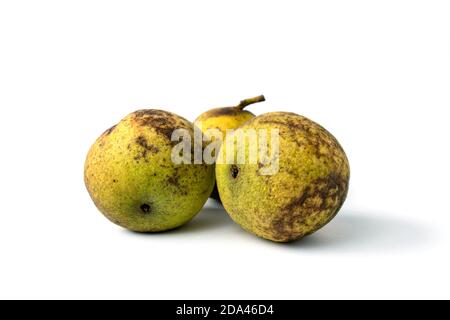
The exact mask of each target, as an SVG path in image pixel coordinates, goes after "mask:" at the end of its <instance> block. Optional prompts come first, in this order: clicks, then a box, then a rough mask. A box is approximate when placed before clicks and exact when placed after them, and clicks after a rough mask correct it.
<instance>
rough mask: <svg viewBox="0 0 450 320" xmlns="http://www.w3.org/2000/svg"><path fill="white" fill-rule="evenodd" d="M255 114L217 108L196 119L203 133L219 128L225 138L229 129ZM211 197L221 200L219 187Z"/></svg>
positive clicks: (234, 109) (195, 123)
mask: <svg viewBox="0 0 450 320" xmlns="http://www.w3.org/2000/svg"><path fill="white" fill-rule="evenodd" d="M254 117H255V115H254V114H253V113H251V112H250V111H246V110H242V109H239V108H238V107H223V108H215V109H211V110H209V111H206V112H204V113H202V114H201V115H200V116H198V118H197V119H195V121H194V125H195V126H197V127H198V128H199V129H200V130H201V131H202V133H203V134H207V130H209V129H219V130H220V132H221V133H222V137H223V139H225V137H226V134H227V130H228V129H236V128H238V127H239V126H241V125H242V124H243V123H245V122H247V121H248V120H250V119H252V118H254ZM211 198H214V199H216V200H217V201H220V196H219V193H218V191H217V187H216V186H214V189H213V191H212V193H211Z"/></svg>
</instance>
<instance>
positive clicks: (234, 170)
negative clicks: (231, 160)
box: [230, 164, 239, 179]
mask: <svg viewBox="0 0 450 320" xmlns="http://www.w3.org/2000/svg"><path fill="white" fill-rule="evenodd" d="M230 173H231V176H232V177H233V179H236V178H237V176H238V175H239V168H238V166H237V165H235V164H233V165H232V166H231V168H230Z"/></svg>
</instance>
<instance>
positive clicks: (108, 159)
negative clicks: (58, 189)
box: [84, 110, 215, 232]
mask: <svg viewBox="0 0 450 320" xmlns="http://www.w3.org/2000/svg"><path fill="white" fill-rule="evenodd" d="M175 129H185V130H187V131H188V132H189V134H190V135H191V140H192V141H194V139H193V138H194V127H193V124H192V123H190V122H189V121H187V120H186V119H184V118H182V117H180V116H177V115H175V114H173V113H170V112H166V111H162V110H139V111H136V112H133V113H131V114H129V115H128V116H127V117H125V118H124V119H123V120H122V121H120V122H119V124H117V125H115V126H113V127H112V128H110V129H108V130H107V131H106V132H104V133H103V134H102V135H101V136H100V137H99V138H98V139H97V141H96V142H95V143H94V145H93V146H92V147H91V149H90V150H89V153H88V155H87V158H86V162H85V168H84V180H85V183H86V187H87V189H88V191H89V194H90V196H91V198H92V200H93V201H94V203H95V205H96V206H97V208H98V209H99V210H100V211H101V212H102V213H103V214H104V215H105V216H106V217H107V218H108V219H109V220H111V221H112V222H114V223H116V224H118V225H120V226H122V227H124V228H127V229H129V230H133V231H138V232H158V231H165V230H169V229H173V228H176V227H178V226H181V225H183V224H184V223H186V222H187V221H189V220H190V219H192V218H193V217H194V216H195V215H196V214H197V213H198V212H199V211H200V210H201V208H202V207H203V205H204V204H205V202H206V200H207V199H208V197H209V195H210V194H211V191H212V188H213V186H214V182H215V180H214V166H212V165H206V164H175V163H173V162H172V158H171V152H172V148H173V146H174V145H175V144H177V143H178V142H173V141H171V135H172V132H173V131H174V130H175Z"/></svg>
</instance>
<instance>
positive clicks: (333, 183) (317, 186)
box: [272, 173, 348, 241]
mask: <svg viewBox="0 0 450 320" xmlns="http://www.w3.org/2000/svg"><path fill="white" fill-rule="evenodd" d="M347 184H348V181H347V179H346V177H344V176H342V175H339V174H336V173H331V174H329V175H328V176H326V177H322V178H318V179H316V180H314V181H313V182H312V183H311V184H310V185H309V186H308V187H306V188H305V190H304V191H303V193H302V194H301V195H300V196H298V197H294V198H292V199H291V201H290V202H289V203H288V204H287V205H286V206H284V207H283V208H282V209H281V212H280V217H278V218H277V219H275V220H274V221H273V222H272V228H273V230H274V231H275V235H274V236H275V237H276V238H277V239H278V240H280V241H289V240H293V239H296V238H299V237H302V236H306V235H307V234H303V235H302V234H298V233H294V232H292V229H293V226H294V225H295V223H298V222H301V221H304V220H305V219H306V218H308V217H310V216H312V215H313V214H317V213H320V212H323V211H326V210H333V212H330V218H329V219H328V220H327V222H328V221H330V220H331V219H332V218H333V217H334V216H335V215H336V214H337V212H338V211H339V209H340V207H341V206H342V204H343V203H344V201H345V198H346V195H347V190H348V185H347ZM318 200H320V201H318ZM336 202H337V204H336ZM321 226H322V225H320V226H317V227H319V228H320V227H321Z"/></svg>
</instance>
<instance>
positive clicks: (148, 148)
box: [134, 136, 159, 162]
mask: <svg viewBox="0 0 450 320" xmlns="http://www.w3.org/2000/svg"><path fill="white" fill-rule="evenodd" d="M136 144H138V145H139V146H140V147H142V148H143V150H142V151H141V152H140V153H139V154H138V155H136V156H135V157H134V160H136V161H138V162H139V159H144V160H145V162H148V159H147V154H148V152H151V153H158V152H159V148H158V147H156V146H154V145H153V144H151V143H148V142H147V139H146V138H145V137H144V136H139V137H137V138H136Z"/></svg>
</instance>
